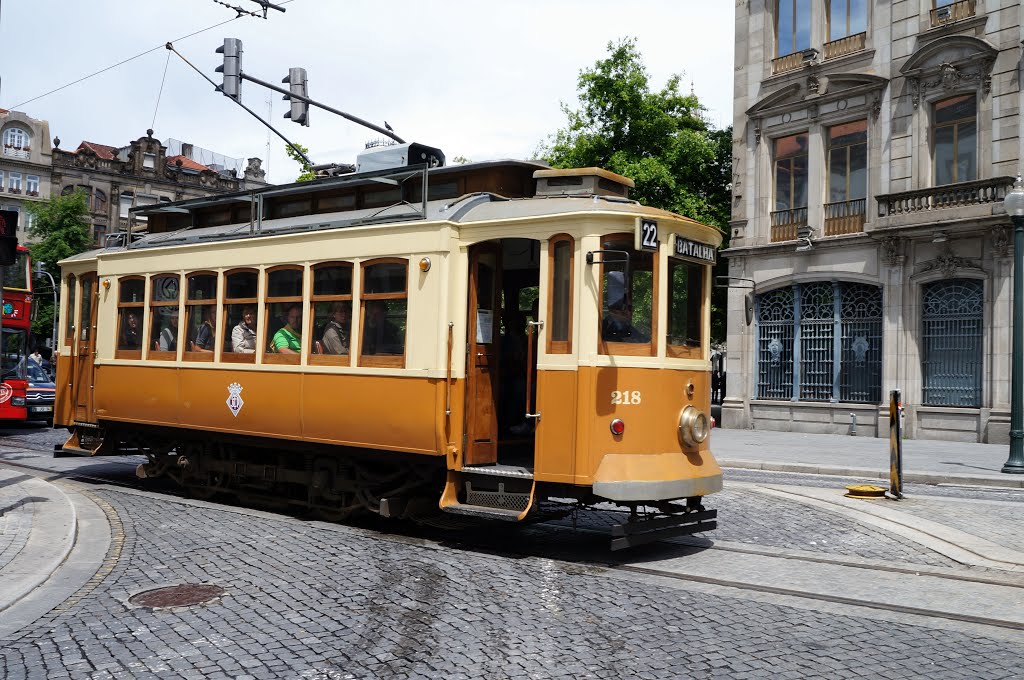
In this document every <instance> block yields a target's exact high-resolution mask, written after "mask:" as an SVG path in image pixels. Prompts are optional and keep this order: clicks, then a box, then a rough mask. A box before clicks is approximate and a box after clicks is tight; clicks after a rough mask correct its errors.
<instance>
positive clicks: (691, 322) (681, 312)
mask: <svg viewBox="0 0 1024 680" xmlns="http://www.w3.org/2000/svg"><path fill="white" fill-rule="evenodd" d="M704 269H705V266H704V265H701V264H696V263H693V262H686V261H683V260H677V259H676V258H674V257H670V258H669V259H668V333H667V338H666V339H667V349H666V353H667V355H668V356H670V357H677V358H678V357H684V358H695V359H697V358H700V357H701V355H702V351H701V350H702V347H701V345H702V343H703V339H704V296H705V291H704Z"/></svg>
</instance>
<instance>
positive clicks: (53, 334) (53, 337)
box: [35, 262, 57, 365]
mask: <svg viewBox="0 0 1024 680" xmlns="http://www.w3.org/2000/svg"><path fill="white" fill-rule="evenodd" d="M35 265H36V276H37V277H39V276H46V277H47V278H48V279H50V287H51V288H52V289H53V328H52V329H50V352H52V353H53V354H56V353H57V283H56V282H55V281H54V280H53V274H51V273H50V272H48V271H46V270H45V269H43V263H42V262H36V263H35ZM50 365H53V357H52V356H51V357H50Z"/></svg>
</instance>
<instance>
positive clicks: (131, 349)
mask: <svg viewBox="0 0 1024 680" xmlns="http://www.w3.org/2000/svg"><path fill="white" fill-rule="evenodd" d="M117 288H118V294H117V352H116V354H115V356H116V357H117V358H118V359H141V358H142V312H143V310H144V308H145V306H146V280H145V279H144V278H142V277H141V276H133V277H130V278H129V277H125V278H122V279H119V280H118V282H117Z"/></svg>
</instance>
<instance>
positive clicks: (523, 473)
mask: <svg viewBox="0 0 1024 680" xmlns="http://www.w3.org/2000/svg"><path fill="white" fill-rule="evenodd" d="M462 471H463V472H466V473H468V474H474V475H492V476H494V477H514V478H516V479H533V470H531V469H530V468H527V467H522V466H521V465H500V464H495V465H464V466H463V467H462Z"/></svg>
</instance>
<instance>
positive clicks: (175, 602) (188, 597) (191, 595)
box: [128, 583, 226, 609]
mask: <svg viewBox="0 0 1024 680" xmlns="http://www.w3.org/2000/svg"><path fill="white" fill-rule="evenodd" d="M225 592H226V591H225V590H224V589H223V588H221V587H220V586H209V585H200V584H196V583H183V584H181V585H179V586H168V587H167V588H157V589H156V590H147V591H146V592H144V593H138V594H137V595H132V596H131V597H130V598H128V601H129V602H130V603H132V604H134V605H137V606H139V607H150V608H151V609H159V608H161V607H194V606H195V605H197V604H205V603H207V602H211V601H213V600H216V599H217V598H218V597H221V596H222V595H224V593H225Z"/></svg>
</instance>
